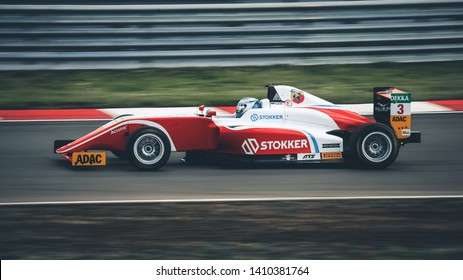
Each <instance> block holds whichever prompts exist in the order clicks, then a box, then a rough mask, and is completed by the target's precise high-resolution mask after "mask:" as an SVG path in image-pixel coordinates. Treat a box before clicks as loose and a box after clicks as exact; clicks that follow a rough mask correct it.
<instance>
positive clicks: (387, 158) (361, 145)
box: [349, 123, 399, 169]
mask: <svg viewBox="0 0 463 280" xmlns="http://www.w3.org/2000/svg"><path fill="white" fill-rule="evenodd" d="M349 150H350V153H351V155H352V157H353V160H354V162H355V163H356V164H357V165H359V166H361V167H363V168H366V169H384V168H386V167H388V166H390V165H391V164H392V163H393V162H394V161H395V159H396V158H397V155H398V154H399V141H398V140H397V137H396V135H395V134H394V131H393V130H392V129H391V128H390V127H388V126H386V125H384V124H381V123H369V124H366V125H363V126H360V127H359V128H358V129H357V130H356V131H355V132H354V134H352V137H351V141H350V149H349Z"/></svg>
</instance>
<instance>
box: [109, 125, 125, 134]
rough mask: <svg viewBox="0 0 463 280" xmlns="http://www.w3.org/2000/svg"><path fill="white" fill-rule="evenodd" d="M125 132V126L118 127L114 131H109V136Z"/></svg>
mask: <svg viewBox="0 0 463 280" xmlns="http://www.w3.org/2000/svg"><path fill="white" fill-rule="evenodd" d="M125 130H127V126H126V125H124V126H121V127H119V128H116V129H113V130H111V135H113V134H116V133H119V132H121V131H125Z"/></svg>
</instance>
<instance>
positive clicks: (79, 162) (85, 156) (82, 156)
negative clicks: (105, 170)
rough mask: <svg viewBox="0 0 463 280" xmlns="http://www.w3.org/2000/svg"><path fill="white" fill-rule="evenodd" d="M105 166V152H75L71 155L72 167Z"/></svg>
mask: <svg viewBox="0 0 463 280" xmlns="http://www.w3.org/2000/svg"><path fill="white" fill-rule="evenodd" d="M103 165H106V152H76V153H73V154H72V166H103Z"/></svg>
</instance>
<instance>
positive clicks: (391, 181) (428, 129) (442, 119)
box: [0, 113, 463, 203]
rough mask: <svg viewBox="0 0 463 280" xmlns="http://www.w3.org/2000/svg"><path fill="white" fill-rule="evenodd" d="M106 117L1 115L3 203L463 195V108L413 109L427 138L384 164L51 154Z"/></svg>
mask: <svg viewBox="0 0 463 280" xmlns="http://www.w3.org/2000/svg"><path fill="white" fill-rule="evenodd" d="M102 123H103V122H97V121H87V122H3V123H0V135H1V137H0V180H1V181H0V182H1V184H0V203H9V202H56V201H110V200H170V199H172V200H176V199H191V200H195V199H239V198H279V197H326V196H328V197H352V196H356V197H364V196H440V195H463V184H462V182H463V163H462V158H463V144H462V143H463V133H462V132H463V114H457V113H455V114H434V115H415V116H414V120H413V128H414V130H420V131H421V132H422V143H421V144H410V145H407V146H406V147H404V148H402V149H401V151H400V154H399V157H398V159H397V161H396V162H395V163H394V164H393V165H392V166H391V167H390V168H388V169H386V170H380V171H372V170H360V169H355V168H352V167H350V166H346V165H342V164H330V165H278V166H267V165H264V166H257V167H249V166H232V167H230V166H225V167H223V166H186V165H184V164H182V163H181V162H180V161H179V159H180V158H181V157H182V153H176V154H173V155H172V157H171V160H170V161H169V162H168V164H167V165H166V166H165V167H164V168H162V169H161V170H160V171H157V172H140V171H137V170H135V169H134V168H132V167H131V166H130V165H129V164H128V163H127V162H126V161H123V160H119V159H117V158H115V157H112V155H108V165H107V166H106V167H91V168H77V169H76V168H72V167H71V166H70V164H69V162H67V161H66V160H65V159H64V158H62V157H60V156H59V155H56V154H53V151H52V150H53V141H54V140H55V139H74V138H77V137H80V136H82V135H83V134H85V133H87V132H90V131H91V130H93V129H94V128H96V127H97V126H99V125H101V124H102Z"/></svg>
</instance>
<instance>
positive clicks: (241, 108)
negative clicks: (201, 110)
mask: <svg viewBox="0 0 463 280" xmlns="http://www.w3.org/2000/svg"><path fill="white" fill-rule="evenodd" d="M253 108H262V104H260V101H259V99H257V98H254V97H245V98H243V99H241V100H240V102H238V105H236V117H237V118H241V116H242V115H243V114H244V113H245V112H247V111H248V110H250V109H253Z"/></svg>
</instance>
